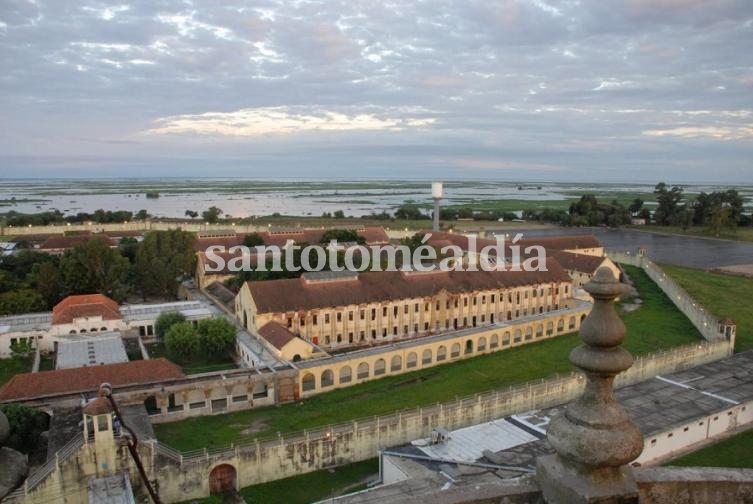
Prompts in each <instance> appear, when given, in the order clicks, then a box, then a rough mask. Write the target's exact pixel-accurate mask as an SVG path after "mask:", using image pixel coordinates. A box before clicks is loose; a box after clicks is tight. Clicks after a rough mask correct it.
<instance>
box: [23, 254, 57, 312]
mask: <svg viewBox="0 0 753 504" xmlns="http://www.w3.org/2000/svg"><path fill="white" fill-rule="evenodd" d="M31 277H32V285H34V287H35V288H36V290H37V292H38V293H39V294H40V295H41V296H42V297H43V298H44V300H45V302H46V303H47V307H48V308H52V307H53V306H55V305H56V304H57V303H58V302H59V301H60V300H61V299H62V298H63V279H62V278H61V277H60V271H59V270H58V268H57V267H56V266H55V265H54V264H52V263H51V262H43V263H37V264H35V265H34V269H33V270H32V273H31Z"/></svg>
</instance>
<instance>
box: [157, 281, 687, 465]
mask: <svg viewBox="0 0 753 504" xmlns="http://www.w3.org/2000/svg"><path fill="white" fill-rule="evenodd" d="M631 277H632V278H633V281H634V282H635V283H636V286H637V287H638V289H639V290H640V291H641V295H642V297H643V299H644V304H643V306H642V307H641V308H639V309H638V310H636V311H633V312H631V313H629V314H626V315H625V316H624V320H625V324H626V326H627V328H628V337H627V339H626V340H625V347H626V348H627V349H628V350H630V351H631V352H633V353H636V354H644V353H647V352H649V351H654V350H658V349H661V348H669V347H673V346H677V345H681V344H685V343H691V342H693V341H698V340H699V339H700V335H699V334H698V332H697V331H696V330H695V328H694V327H693V326H692V325H691V324H690V322H688V321H687V319H685V317H684V316H683V315H682V314H681V313H680V312H679V311H677V310H676V309H675V308H674V305H672V304H671V302H670V301H669V300H668V299H667V298H666V296H664V294H663V293H662V292H661V291H660V290H659V289H658V287H656V285H655V284H654V283H653V282H652V281H651V280H650V279H649V278H648V277H647V276H645V274H644V273H643V271H642V270H638V269H636V270H635V271H633V270H631ZM577 344H578V336H577V335H576V334H568V335H564V336H558V337H556V338H553V339H549V340H544V341H540V342H537V343H534V344H530V345H527V346H522V347H517V348H511V349H509V350H504V351H501V352H497V353H494V354H488V355H482V356H480V357H475V358H472V359H467V360H463V361H459V362H456V363H452V364H445V365H443V366H437V367H433V368H428V369H422V370H419V371H414V372H412V373H405V374H402V375H398V376H390V377H386V378H382V379H379V380H373V381H370V382H367V383H363V384H360V385H355V386H353V387H348V388H343V389H339V390H334V391H332V392H328V393H325V394H320V395H317V396H314V397H311V398H308V399H305V400H303V401H300V402H297V403H293V404H285V405H281V406H274V407H267V408H260V409H252V410H247V411H239V412H235V413H229V414H226V415H217V416H205V417H197V418H190V419H186V420H182V421H180V422H174V423H167V424H157V425H155V426H154V429H155V432H156V434H157V437H158V439H159V440H160V441H161V442H163V443H166V444H168V445H170V446H172V447H174V448H176V449H178V450H183V451H187V450H194V449H199V448H203V447H205V446H206V447H208V448H214V447H219V446H226V445H228V444H230V443H231V442H234V441H237V440H239V439H243V438H244V436H243V435H241V433H240V432H241V431H243V430H244V429H247V428H248V427H249V426H254V429H255V430H256V432H255V433H254V434H250V435H247V436H246V437H245V439H250V438H253V437H259V438H264V437H269V436H274V435H275V434H276V433H277V432H281V433H292V432H297V431H301V430H303V429H308V428H313V427H320V426H325V425H328V424H334V423H340V422H345V421H348V420H351V419H354V418H360V417H366V416H372V415H381V414H387V413H390V412H393V411H396V410H400V409H404V408H414V407H416V406H419V405H428V404H435V403H437V402H443V401H449V400H452V399H454V398H455V397H462V396H466V395H471V394H474V393H478V392H485V391H487V390H492V389H495V388H501V387H505V386H508V385H511V384H515V383H521V382H525V381H529V380H533V379H537V378H544V377H547V376H551V375H552V374H554V373H568V372H570V371H571V370H572V366H571V365H570V362H569V361H568V358H567V357H568V354H569V353H570V350H572V348H573V347H575V346H576V345H577Z"/></svg>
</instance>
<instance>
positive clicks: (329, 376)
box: [320, 369, 335, 388]
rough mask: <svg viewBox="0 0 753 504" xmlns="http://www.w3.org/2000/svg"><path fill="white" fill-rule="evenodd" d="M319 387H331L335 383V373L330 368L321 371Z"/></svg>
mask: <svg viewBox="0 0 753 504" xmlns="http://www.w3.org/2000/svg"><path fill="white" fill-rule="evenodd" d="M320 383H321V387H322V388H324V387H331V386H332V385H334V384H335V373H333V372H332V370H331V369H325V370H324V371H322V379H321V382H320Z"/></svg>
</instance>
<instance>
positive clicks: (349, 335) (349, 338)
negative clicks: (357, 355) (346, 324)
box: [348, 332, 353, 343]
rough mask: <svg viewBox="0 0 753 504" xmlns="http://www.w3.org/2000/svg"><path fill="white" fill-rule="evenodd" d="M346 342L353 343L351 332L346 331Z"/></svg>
mask: <svg viewBox="0 0 753 504" xmlns="http://www.w3.org/2000/svg"><path fill="white" fill-rule="evenodd" d="M348 343H353V333H352V332H349V333H348Z"/></svg>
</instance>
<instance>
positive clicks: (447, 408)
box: [152, 342, 750, 502]
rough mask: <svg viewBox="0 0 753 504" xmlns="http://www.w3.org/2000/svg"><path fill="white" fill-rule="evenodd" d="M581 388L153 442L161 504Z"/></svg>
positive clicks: (651, 361) (555, 386)
mask: <svg viewBox="0 0 753 504" xmlns="http://www.w3.org/2000/svg"><path fill="white" fill-rule="evenodd" d="M727 346H728V343H727V342H710V343H707V342H704V343H701V344H697V345H689V346H686V347H679V348H676V349H673V350H668V351H666V352H661V353H657V354H653V355H650V356H646V357H641V358H638V359H636V363H635V366H634V369H635V371H632V370H629V371H628V372H626V373H625V376H624V377H620V380H619V382H620V384H621V385H627V384H630V383H635V382H637V381H640V380H643V379H645V378H646V377H647V376H646V373H648V372H654V373H665V374H668V373H671V372H673V371H676V370H679V369H685V368H687V367H692V366H696V365H699V364H703V363H705V362H709V361H710V360H716V359H718V358H719V356H721V355H724V354H725V352H726V347H727ZM583 385H584V380H583V379H582V376H581V375H580V374H576V373H573V374H570V375H567V376H557V377H554V378H551V379H548V380H540V381H536V382H531V383H526V384H523V385H517V386H514V387H510V388H507V389H504V390H498V391H493V392H489V393H485V394H477V395H474V396H470V397H465V398H461V399H458V400H457V401H452V402H449V403H442V404H437V405H433V406H429V407H420V408H415V409H412V410H406V411H401V412H396V413H393V414H391V415H384V416H380V417H372V418H368V419H361V420H357V421H353V422H347V423H343V424H338V425H332V426H329V427H324V428H320V429H312V430H308V431H304V432H303V433H299V434H297V435H291V436H289V437H279V438H275V439H272V440H265V441H254V442H251V443H248V444H241V445H235V446H231V447H227V448H225V449H218V450H213V451H196V452H190V453H178V452H174V451H170V449H169V448H167V447H164V446H163V445H160V444H159V443H155V444H154V445H152V448H153V450H154V453H155V455H154V460H155V466H154V470H155V471H156V474H158V475H159V479H160V485H161V489H162V491H161V494H162V496H163V498H164V499H165V501H166V502H175V501H180V500H185V499H191V498H200V497H205V496H206V495H208V492H209V476H208V475H209V473H210V471H211V469H212V468H213V467H216V466H217V465H219V464H222V463H227V464H230V465H232V466H233V467H235V468H236V470H237V471H238V486H239V487H245V486H249V485H254V484H258V483H263V482H266V481H272V480H275V479H280V478H285V477H289V476H294V475H297V474H302V473H305V472H309V471H315V470H319V469H323V468H327V467H332V466H336V465H341V464H346V463H351V462H356V461H359V460H365V459H367V458H371V457H374V456H375V455H376V454H377V452H378V450H379V449H382V448H385V447H390V446H396V445H401V444H405V443H407V442H410V441H412V440H414V439H418V438H421V437H427V436H428V435H429V434H430V432H431V430H432V429H434V428H435V427H445V428H447V429H450V430H452V429H458V428H461V427H466V426H469V425H474V424H478V423H481V422H486V421H490V420H493V419H496V418H500V417H503V416H506V415H510V414H514V413H519V412H523V411H529V410H532V409H539V408H545V407H548V406H553V405H556V404H561V403H564V402H568V401H571V400H573V399H574V398H576V397H577V396H579V395H580V394H581V393H582V390H583ZM749 409H750V408H748V410H749ZM714 432H715V431H714Z"/></svg>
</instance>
